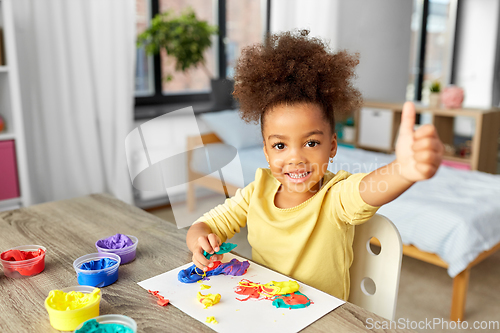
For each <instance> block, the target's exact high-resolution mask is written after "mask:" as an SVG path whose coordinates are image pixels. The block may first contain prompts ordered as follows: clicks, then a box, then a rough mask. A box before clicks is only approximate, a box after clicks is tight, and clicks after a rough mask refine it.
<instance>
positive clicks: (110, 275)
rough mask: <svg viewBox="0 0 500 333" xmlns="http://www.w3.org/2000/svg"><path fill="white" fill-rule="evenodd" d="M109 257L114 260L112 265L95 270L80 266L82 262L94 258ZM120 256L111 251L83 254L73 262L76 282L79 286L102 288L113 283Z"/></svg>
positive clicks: (116, 278)
mask: <svg viewBox="0 0 500 333" xmlns="http://www.w3.org/2000/svg"><path fill="white" fill-rule="evenodd" d="M104 258H109V259H112V260H114V261H116V264H114V265H113V266H110V267H107V268H104V269H97V270H84V269H81V268H80V267H81V266H82V264H84V263H86V262H90V261H94V260H100V259H104ZM120 262H121V258H120V257H119V256H118V255H116V254H113V253H91V254H87V255H84V256H82V257H80V258H78V259H76V260H75V261H74V262H73V268H74V269H75V271H76V276H77V278H78V284H79V285H81V286H92V287H97V288H102V287H106V286H109V285H110V284H112V283H115V282H116V280H118V267H120Z"/></svg>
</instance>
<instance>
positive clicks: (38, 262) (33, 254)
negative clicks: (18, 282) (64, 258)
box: [0, 249, 45, 277]
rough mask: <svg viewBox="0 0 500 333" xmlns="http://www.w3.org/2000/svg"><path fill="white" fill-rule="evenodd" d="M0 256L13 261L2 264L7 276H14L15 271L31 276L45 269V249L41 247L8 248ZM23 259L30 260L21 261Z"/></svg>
mask: <svg viewBox="0 0 500 333" xmlns="http://www.w3.org/2000/svg"><path fill="white" fill-rule="evenodd" d="M0 258H2V260H5V261H10V262H13V263H12V264H7V263H6V264H4V273H5V275H7V276H9V277H16V275H18V274H17V273H19V274H20V275H23V276H32V275H36V274H38V273H40V272H42V271H43V270H44V269H45V251H44V250H42V249H38V250H36V251H21V250H9V251H5V252H3V253H2V254H0ZM33 259H34V260H33ZM25 260H30V261H29V262H23V261H25ZM15 272H17V273H15Z"/></svg>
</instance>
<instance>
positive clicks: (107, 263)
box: [77, 258, 118, 288]
mask: <svg viewBox="0 0 500 333" xmlns="http://www.w3.org/2000/svg"><path fill="white" fill-rule="evenodd" d="M117 264H118V262H117V261H116V260H113V259H109V258H104V259H99V260H92V261H89V262H86V263H84V264H82V266H81V267H80V269H82V270H85V272H79V273H78V274H77V277H78V284H79V285H82V286H93V287H98V288H102V287H105V286H108V285H110V284H112V283H114V282H116V280H118V267H116V268H114V269H107V270H104V271H99V270H102V269H105V268H109V267H112V266H114V265H117Z"/></svg>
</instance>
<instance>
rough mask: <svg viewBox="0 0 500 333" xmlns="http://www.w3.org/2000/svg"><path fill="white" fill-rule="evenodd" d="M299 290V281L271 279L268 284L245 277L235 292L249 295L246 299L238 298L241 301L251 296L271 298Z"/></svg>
mask: <svg viewBox="0 0 500 333" xmlns="http://www.w3.org/2000/svg"><path fill="white" fill-rule="evenodd" d="M298 290H299V284H298V283H297V281H292V280H289V281H283V282H276V281H271V282H269V283H266V284H260V283H254V282H252V281H249V280H246V279H243V280H241V281H240V282H239V283H238V286H236V288H235V290H234V291H235V292H236V293H237V294H239V295H246V296H248V297H247V298H245V299H238V298H237V300H239V301H247V300H249V299H250V298H256V299H259V298H267V299H271V298H273V297H274V296H277V295H285V294H291V293H294V292H296V291H298Z"/></svg>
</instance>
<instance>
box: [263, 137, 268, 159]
mask: <svg viewBox="0 0 500 333" xmlns="http://www.w3.org/2000/svg"><path fill="white" fill-rule="evenodd" d="M262 142H263V143H264V147H262V150H263V151H264V155H266V160H267V161H269V156H267V149H266V142H265V141H262Z"/></svg>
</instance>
